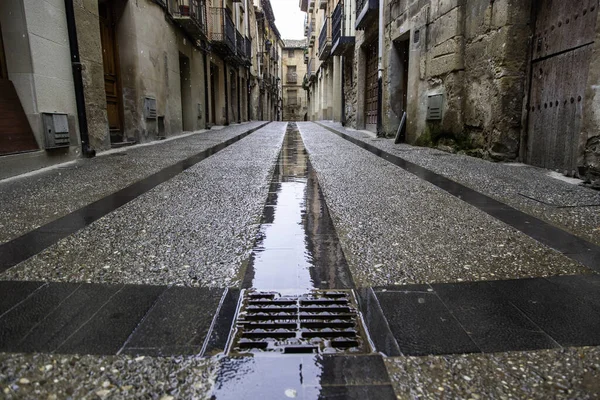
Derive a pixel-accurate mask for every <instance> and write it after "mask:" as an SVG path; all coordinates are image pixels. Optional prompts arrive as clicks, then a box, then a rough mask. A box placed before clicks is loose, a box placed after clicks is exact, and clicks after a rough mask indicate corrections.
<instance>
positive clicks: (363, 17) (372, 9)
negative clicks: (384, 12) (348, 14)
mask: <svg viewBox="0 0 600 400" xmlns="http://www.w3.org/2000/svg"><path fill="white" fill-rule="evenodd" d="M378 10H379V0H356V29H359V30H364V29H365V28H366V27H367V26H370V25H371V24H372V22H373V21H374V20H376V19H377V18H378V16H379V14H378Z"/></svg>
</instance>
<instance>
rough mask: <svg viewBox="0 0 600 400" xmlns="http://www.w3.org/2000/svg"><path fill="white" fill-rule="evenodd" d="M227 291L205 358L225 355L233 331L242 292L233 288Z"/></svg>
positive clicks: (209, 335) (206, 346)
mask: <svg viewBox="0 0 600 400" xmlns="http://www.w3.org/2000/svg"><path fill="white" fill-rule="evenodd" d="M226 290H227V291H226V293H225V296H224V297H223V299H222V301H221V304H220V305H219V308H218V309H217V313H216V315H215V318H214V321H213V323H212V326H211V329H210V332H209V333H208V336H207V338H206V342H205V345H204V348H203V349H202V355H203V356H213V355H216V354H220V353H224V352H225V350H226V347H227V340H228V339H229V334H230V333H231V332H232V330H233V320H234V318H235V314H236V312H237V309H238V303H239V301H240V293H241V291H240V290H239V289H233V288H229V289H226Z"/></svg>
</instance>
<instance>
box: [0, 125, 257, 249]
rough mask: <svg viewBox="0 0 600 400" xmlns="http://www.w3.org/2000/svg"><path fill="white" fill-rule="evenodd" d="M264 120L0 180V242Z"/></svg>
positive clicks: (251, 127) (203, 132)
mask: <svg viewBox="0 0 600 400" xmlns="http://www.w3.org/2000/svg"><path fill="white" fill-rule="evenodd" d="M262 123H264V122H250V123H244V124H240V125H232V126H228V127H226V128H223V129H219V130H211V131H202V132H200V133H197V134H193V135H190V136H186V137H182V138H177V139H174V140H169V141H166V142H157V143H156V144H154V145H151V146H135V147H130V148H125V149H122V150H123V151H121V152H116V153H111V152H109V154H106V155H102V154H101V155H99V156H98V157H96V158H93V159H80V160H77V161H76V162H75V163H69V164H66V165H65V166H63V167H58V168H56V169H51V170H47V171H44V172H40V173H39V174H35V175H32V176H25V177H22V178H18V179H11V180H8V181H5V182H0V204H2V207H1V208H0V243H4V242H7V241H9V240H11V239H14V238H15V237H18V236H20V235H22V234H24V233H26V232H29V231H31V230H33V229H36V228H38V227H40V226H42V225H44V224H46V223H48V222H50V221H52V220H55V219H57V218H60V217H62V216H64V215H66V214H68V213H70V212H72V211H75V210H77V209H79V208H81V207H83V206H85V205H88V204H90V203H92V202H94V201H96V200H98V199H100V198H102V197H104V196H106V195H108V194H111V193H114V192H116V191H118V190H120V189H123V188H125V187H127V186H128V185H130V184H132V183H134V182H136V181H138V180H140V179H142V178H145V177H147V176H149V175H151V174H153V173H155V172H158V171H160V170H161V169H163V168H165V167H168V166H170V165H172V164H175V163H177V162H179V161H181V160H184V159H186V158H188V157H190V156H192V155H194V154H197V153H199V152H201V151H203V150H206V149H207V148H209V147H212V146H214V145H216V144H218V143H222V142H224V141H226V140H228V139H231V138H232V137H234V136H237V135H239V134H241V133H243V132H245V131H248V130H250V129H253V128H256V127H257V126H259V125H260V124H262Z"/></svg>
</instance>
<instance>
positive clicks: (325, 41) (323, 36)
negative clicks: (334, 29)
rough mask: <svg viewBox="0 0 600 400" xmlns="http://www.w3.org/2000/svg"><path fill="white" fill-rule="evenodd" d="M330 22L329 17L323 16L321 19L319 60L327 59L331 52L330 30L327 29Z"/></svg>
mask: <svg viewBox="0 0 600 400" xmlns="http://www.w3.org/2000/svg"><path fill="white" fill-rule="evenodd" d="M330 26H331V24H330V21H329V17H325V20H324V21H323V27H322V28H321V33H320V34H319V60H327V58H328V57H329V55H330V54H331V31H330V30H329V28H330Z"/></svg>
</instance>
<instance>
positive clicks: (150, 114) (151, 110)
mask: <svg viewBox="0 0 600 400" xmlns="http://www.w3.org/2000/svg"><path fill="white" fill-rule="evenodd" d="M144 118H146V119H156V99H155V98H153V97H144Z"/></svg>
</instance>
